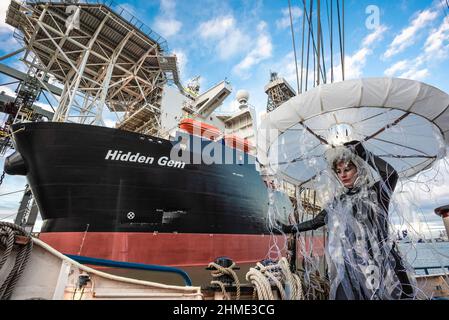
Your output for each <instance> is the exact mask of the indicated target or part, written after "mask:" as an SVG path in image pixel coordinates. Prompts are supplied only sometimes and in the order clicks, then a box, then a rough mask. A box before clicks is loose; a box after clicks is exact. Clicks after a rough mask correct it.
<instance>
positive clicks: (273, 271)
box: [246, 258, 304, 300]
mask: <svg viewBox="0 0 449 320" xmlns="http://www.w3.org/2000/svg"><path fill="white" fill-rule="evenodd" d="M246 280H247V281H250V282H251V283H252V284H253V285H254V287H255V292H256V293H257V297H258V299H259V300H274V295H273V292H272V284H273V285H274V286H276V287H277V289H278V291H279V294H280V298H281V299H282V300H303V299H304V293H303V289H302V281H301V278H300V277H299V276H298V275H296V274H294V273H292V272H291V271H290V266H289V263H288V261H287V259H286V258H282V259H281V260H279V262H278V263H275V264H272V265H268V266H264V265H263V264H261V263H260V262H259V263H257V265H256V267H255V268H250V270H249V272H248V273H247V274H246ZM270 280H271V281H270Z"/></svg>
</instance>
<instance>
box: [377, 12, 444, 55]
mask: <svg viewBox="0 0 449 320" xmlns="http://www.w3.org/2000/svg"><path fill="white" fill-rule="evenodd" d="M437 16H438V13H437V12H436V11H432V10H431V9H427V10H424V11H421V12H420V13H419V14H418V15H417V16H416V18H415V19H413V21H412V22H411V23H410V25H409V26H408V27H406V28H404V29H402V31H401V32H400V33H399V34H398V35H397V36H396V37H395V38H394V39H393V41H392V42H391V43H390V45H389V46H388V49H387V51H385V53H384V58H391V57H392V56H394V55H396V54H398V53H400V52H402V51H404V50H405V49H406V48H408V47H410V46H411V45H413V44H414V43H415V40H416V36H417V35H418V31H420V30H421V29H424V28H425V27H426V26H427V25H428V24H429V23H430V22H431V21H433V20H434V19H435V18H436V17H437Z"/></svg>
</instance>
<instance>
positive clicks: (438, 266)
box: [399, 242, 449, 275]
mask: <svg viewBox="0 0 449 320" xmlns="http://www.w3.org/2000/svg"><path fill="white" fill-rule="evenodd" d="M399 248H400V250H401V253H402V254H403V256H405V257H406V258H407V261H408V262H409V263H410V264H411V265H412V266H413V268H415V270H416V274H418V275H421V274H425V269H424V268H429V267H430V269H428V273H429V274H437V273H443V272H449V269H448V268H449V242H433V243H400V244H399ZM442 267H445V269H444V270H443V268H442Z"/></svg>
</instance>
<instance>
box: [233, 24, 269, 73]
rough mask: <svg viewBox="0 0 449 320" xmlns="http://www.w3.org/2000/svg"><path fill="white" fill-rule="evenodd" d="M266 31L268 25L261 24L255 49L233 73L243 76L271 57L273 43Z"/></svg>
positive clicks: (258, 28)
mask: <svg viewBox="0 0 449 320" xmlns="http://www.w3.org/2000/svg"><path fill="white" fill-rule="evenodd" d="M266 29H267V24H266V23H265V22H264V21H262V22H260V23H259V25H258V27H257V30H258V33H259V36H258V37H257V40H256V44H255V46H254V48H253V49H252V50H251V51H250V52H249V53H248V54H247V55H246V56H245V58H243V60H242V61H240V63H239V64H237V65H236V66H235V67H234V68H233V72H235V73H236V74H238V75H243V73H244V72H246V71H247V70H249V69H250V68H251V67H253V66H254V65H256V64H258V63H260V62H261V61H263V60H265V59H268V58H270V57H271V55H272V51H273V44H272V43H271V38H270V35H269V34H268V33H267V32H266Z"/></svg>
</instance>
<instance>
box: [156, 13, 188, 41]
mask: <svg viewBox="0 0 449 320" xmlns="http://www.w3.org/2000/svg"><path fill="white" fill-rule="evenodd" d="M154 26H155V29H156V30H157V32H158V33H160V34H161V35H163V36H164V37H166V38H169V37H171V36H173V35H175V34H177V33H178V32H179V30H181V27H182V23H181V21H179V20H176V19H170V18H167V17H157V18H156V21H155V23H154Z"/></svg>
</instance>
